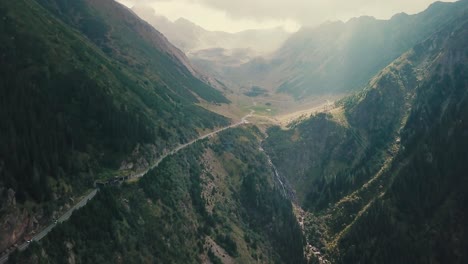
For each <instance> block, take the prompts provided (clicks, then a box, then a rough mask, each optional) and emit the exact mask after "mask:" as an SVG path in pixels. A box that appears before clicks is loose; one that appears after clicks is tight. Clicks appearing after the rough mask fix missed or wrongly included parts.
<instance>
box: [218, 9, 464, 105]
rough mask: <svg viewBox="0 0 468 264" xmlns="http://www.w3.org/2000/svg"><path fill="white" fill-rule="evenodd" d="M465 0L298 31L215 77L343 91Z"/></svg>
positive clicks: (286, 89) (282, 88)
mask: <svg viewBox="0 0 468 264" xmlns="http://www.w3.org/2000/svg"><path fill="white" fill-rule="evenodd" d="M466 9H467V8H466V1H459V2H455V3H442V2H436V3H434V4H432V5H431V6H430V7H429V8H428V9H427V10H425V11H424V12H422V13H419V14H416V15H406V14H398V15H396V16H394V17H392V19H390V20H377V19H375V18H372V17H360V18H354V19H351V20H350V21H348V22H346V23H343V22H329V23H325V24H322V25H320V26H318V27H315V28H302V29H301V30H300V31H299V32H297V33H295V34H293V35H292V36H291V37H290V38H289V39H288V40H287V41H286V42H285V43H284V44H283V46H282V47H281V48H280V49H279V50H278V51H276V52H274V54H272V55H271V56H268V57H264V58H261V59H254V60H252V61H251V62H248V63H246V64H244V65H242V66H238V67H228V68H225V69H221V70H218V71H217V73H218V74H221V75H223V76H224V77H225V78H226V79H228V80H230V81H232V82H237V83H240V84H241V85H244V86H245V85H255V86H259V87H263V88H266V89H269V90H271V91H277V92H282V93H288V94H291V95H293V96H294V97H295V98H296V99H298V98H302V97H305V96H310V95H318V94H327V93H332V94H333V93H346V92H350V91H355V90H357V89H359V88H361V87H363V86H365V85H366V83H367V82H368V80H369V79H370V78H372V76H374V75H375V74H377V73H378V72H379V71H380V70H382V69H383V68H384V67H385V66H387V65H388V64H389V63H391V62H392V61H393V60H395V59H396V58H398V57H399V56H400V55H401V54H402V53H403V52H405V51H407V50H408V49H410V48H411V47H413V46H414V45H415V44H416V43H418V42H420V41H422V40H424V39H425V38H427V37H429V36H430V35H431V34H433V33H434V32H436V31H437V30H439V29H440V28H442V27H443V26H444V25H446V24H447V23H449V22H450V21H451V20H452V18H453V16H456V14H463V13H464V12H466Z"/></svg>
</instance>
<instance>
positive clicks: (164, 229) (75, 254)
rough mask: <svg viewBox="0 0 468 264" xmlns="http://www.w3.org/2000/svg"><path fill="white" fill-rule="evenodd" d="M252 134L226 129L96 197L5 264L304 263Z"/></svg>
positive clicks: (295, 230) (293, 225) (288, 213)
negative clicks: (135, 179)
mask: <svg viewBox="0 0 468 264" xmlns="http://www.w3.org/2000/svg"><path fill="white" fill-rule="evenodd" d="M261 136H262V135H261V134H260V132H259V131H258V130H257V129H256V128H254V127H251V128H248V129H243V128H242V129H241V128H237V129H230V130H227V131H225V132H222V133H221V134H220V135H219V136H216V137H215V138H213V139H211V140H209V141H208V140H205V141H203V142H198V143H195V144H194V145H192V146H190V147H188V148H187V149H184V150H182V151H181V152H179V153H178V154H175V155H173V156H170V157H168V158H166V159H165V160H164V161H163V162H162V163H161V164H160V165H159V166H158V167H157V168H156V169H154V170H152V171H150V172H149V173H148V174H147V175H146V176H145V177H143V178H142V179H141V180H140V181H139V182H137V183H132V184H125V185H123V186H122V187H120V188H108V189H107V188H106V189H103V190H102V191H101V192H100V193H99V194H98V196H97V198H96V200H93V201H92V202H91V203H90V205H89V206H87V207H86V208H84V209H82V210H80V211H78V212H76V215H74V216H73V217H72V219H71V220H70V222H67V223H65V224H63V225H61V226H59V227H58V228H57V229H55V230H54V231H53V232H52V233H51V234H50V235H49V236H47V238H46V239H44V240H43V241H41V242H40V244H34V245H33V246H32V247H31V248H30V249H28V251H27V252H25V253H24V254H22V255H21V256H13V257H12V259H13V261H12V262H13V263H43V262H47V263H63V260H66V259H73V260H74V261H76V262H77V263H80V262H81V263H88V262H93V263H94V262H100V263H116V262H121V263H200V262H204V263H207V261H208V260H209V261H211V263H221V261H224V262H223V263H225V262H228V263H304V257H303V248H302V247H303V244H302V233H301V230H300V227H299V225H298V223H297V221H296V218H295V216H294V214H293V212H292V206H291V203H290V202H289V201H288V200H287V199H285V198H284V197H282V196H281V194H280V192H279V191H278V190H276V188H275V187H274V186H275V185H274V183H273V182H272V181H273V174H272V170H271V168H270V167H269V165H268V163H267V161H266V157H265V155H264V154H263V153H262V152H260V151H259V147H260V140H261ZM41 252H44V253H41Z"/></svg>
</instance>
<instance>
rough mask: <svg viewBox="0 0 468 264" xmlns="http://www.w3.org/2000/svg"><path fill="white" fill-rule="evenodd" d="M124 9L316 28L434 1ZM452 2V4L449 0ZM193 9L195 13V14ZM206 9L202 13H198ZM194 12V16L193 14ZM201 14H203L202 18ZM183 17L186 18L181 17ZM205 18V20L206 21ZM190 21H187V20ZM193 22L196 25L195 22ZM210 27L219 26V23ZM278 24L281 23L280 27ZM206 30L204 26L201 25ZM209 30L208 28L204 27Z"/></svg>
mask: <svg viewBox="0 0 468 264" xmlns="http://www.w3.org/2000/svg"><path fill="white" fill-rule="evenodd" d="M119 1H120V2H123V3H124V4H126V5H127V6H129V5H130V6H131V5H133V4H137V3H138V4H146V5H150V6H152V7H156V9H157V7H158V5H159V6H161V7H164V8H162V9H163V11H164V9H171V6H174V7H175V6H179V7H184V6H185V7H187V8H186V9H192V10H183V8H178V9H173V10H172V11H171V13H172V14H164V12H159V13H161V14H162V15H166V16H169V17H171V16H172V17H174V16H177V14H174V12H177V10H178V11H179V12H180V16H181V17H187V16H192V20H193V17H194V16H195V17H196V16H197V14H196V13H197V12H198V13H200V14H199V15H200V16H204V17H205V20H207V22H208V24H209V20H210V19H209V16H210V14H211V13H216V12H219V14H218V17H219V15H220V14H222V15H224V16H225V17H226V19H228V20H232V21H236V20H237V21H244V22H246V21H255V22H256V23H258V24H274V23H273V21H282V23H291V22H293V23H297V24H298V25H317V24H319V23H321V22H324V21H327V20H343V21H346V20H348V19H349V18H352V17H357V16H362V15H369V16H374V17H376V18H382V19H387V18H390V17H391V16H392V15H394V14H396V13H400V12H406V13H409V14H414V13H418V12H421V11H423V10H424V9H425V8H427V7H428V6H429V5H430V4H431V3H433V2H435V1H434V0H119ZM449 1H451V2H453V1H454V0H449ZM195 9H196V10H195ZM201 9H206V10H205V11H200V10H201ZM194 12H195V13H194ZM202 13H203V14H202ZM184 14H186V15H184ZM207 16H208V17H207ZM187 18H188V19H190V18H189V17H187ZM195 22H196V21H195ZM211 23H213V25H214V24H217V23H218V25H217V26H222V24H223V23H224V22H222V21H212V22H211ZM280 24H281V23H280ZM202 26H205V27H207V25H202ZM208 27H209V25H208Z"/></svg>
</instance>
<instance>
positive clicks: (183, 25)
mask: <svg viewBox="0 0 468 264" xmlns="http://www.w3.org/2000/svg"><path fill="white" fill-rule="evenodd" d="M132 10H133V11H134V12H135V13H136V14H137V15H139V16H140V17H141V18H142V19H144V20H146V21H147V22H148V23H150V24H151V25H152V26H154V27H155V28H156V29H157V30H159V31H161V32H162V33H163V34H164V35H165V36H166V37H167V38H168V39H169V40H170V41H171V42H172V43H174V44H175V45H176V46H177V47H179V48H180V49H182V50H183V51H185V52H186V53H187V54H189V56H191V57H192V56H195V57H196V55H195V54H194V53H195V52H197V51H200V50H206V49H214V48H223V49H225V50H250V51H251V52H252V53H254V54H256V55H257V56H258V55H260V54H267V53H269V52H273V51H275V50H276V49H278V48H279V47H280V46H281V44H282V43H283V42H284V41H285V40H286V39H287V38H288V36H289V33H287V32H286V31H284V30H283V29H282V28H272V29H259V30H245V31H241V32H238V33H227V32H222V31H208V30H205V29H204V28H202V27H200V26H198V25H196V24H194V23H193V22H191V21H189V20H187V19H185V18H179V19H177V20H176V21H174V22H171V21H170V20H168V19H167V18H166V17H164V16H158V15H156V13H155V11H154V9H152V8H150V7H148V6H145V5H143V4H140V5H138V4H137V5H135V6H133V7H132Z"/></svg>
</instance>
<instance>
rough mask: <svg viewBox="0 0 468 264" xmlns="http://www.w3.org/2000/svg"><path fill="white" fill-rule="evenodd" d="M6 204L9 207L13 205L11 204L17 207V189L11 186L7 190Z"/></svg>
mask: <svg viewBox="0 0 468 264" xmlns="http://www.w3.org/2000/svg"><path fill="white" fill-rule="evenodd" d="M6 206H7V207H11V206H13V207H15V206H16V197H15V191H13V190H12V189H11V188H10V189H8V191H7V200H6Z"/></svg>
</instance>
